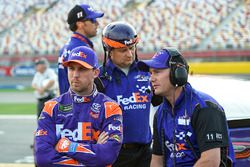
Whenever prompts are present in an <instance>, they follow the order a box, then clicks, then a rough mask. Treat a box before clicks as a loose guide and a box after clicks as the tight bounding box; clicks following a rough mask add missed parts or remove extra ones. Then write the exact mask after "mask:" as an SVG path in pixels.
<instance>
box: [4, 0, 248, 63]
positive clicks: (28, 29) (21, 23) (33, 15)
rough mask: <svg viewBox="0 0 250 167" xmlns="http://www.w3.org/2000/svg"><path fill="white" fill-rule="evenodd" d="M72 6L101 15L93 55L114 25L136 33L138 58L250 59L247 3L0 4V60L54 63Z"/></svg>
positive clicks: (112, 0) (49, 0)
mask: <svg viewBox="0 0 250 167" xmlns="http://www.w3.org/2000/svg"><path fill="white" fill-rule="evenodd" d="M77 3H88V4H90V5H91V6H93V7H94V8H95V9H99V10H101V11H104V13H105V15H104V17H103V18H102V19H100V20H99V23H100V30H99V33H98V36H97V37H95V38H94V39H93V42H94V43H95V49H96V51H97V52H98V54H102V46H101V31H102V30H101V28H103V27H104V26H105V25H107V24H108V23H110V22H112V21H117V20H120V21H127V22H129V23H131V24H132V25H134V26H135V27H136V29H137V31H138V34H139V36H140V39H141V41H140V43H139V44H138V50H139V52H140V53H144V54H147V53H154V52H155V51H156V50H159V49H160V48H163V47H166V46H172V47H177V48H178V49H180V50H181V51H183V52H184V53H185V52H189V53H190V51H191V52H197V51H199V52H200V51H202V52H203V51H207V50H210V51H211V50H212V51H218V50H222V51H223V50H246V51H247V57H248V58H247V60H249V57H250V54H249V53H250V52H249V50H250V12H249V11H250V3H249V1H248V0H220V1H217V0H186V1H182V0H120V1H116V0H95V1H93V0H84V1H80V0H75V1H68V0H25V1H24V0H13V1H7V0H1V4H0V10H1V13H2V14H1V15H0V19H1V22H0V43H1V44H0V58H1V57H8V58H9V57H22V58H24V57H32V56H41V55H47V56H48V55H49V56H50V57H51V56H52V57H54V58H53V60H56V57H57V55H58V51H59V49H60V48H61V47H62V46H63V44H64V43H65V42H66V41H67V40H68V38H69V36H70V34H71V32H70V30H69V29H68V25H67V23H66V19H67V13H68V11H69V10H70V9H71V8H72V7H73V6H74V5H75V4H77ZM103 4H107V5H103ZM187 56H189V55H187ZM190 57H192V56H190ZM230 57H231V56H230ZM239 60H242V59H239ZM244 60H245V59H244Z"/></svg>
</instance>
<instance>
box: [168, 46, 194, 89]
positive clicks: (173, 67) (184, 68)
mask: <svg viewBox="0 0 250 167" xmlns="http://www.w3.org/2000/svg"><path fill="white" fill-rule="evenodd" d="M163 50H164V51H165V52H167V54H168V55H170V56H169V58H168V60H167V61H166V63H167V64H166V65H167V66H169V67H170V82H171V83H172V85H174V86H176V87H177V86H183V85H185V84H186V83H187V79H188V71H189V66H188V64H187V61H186V60H185V59H184V57H183V56H182V55H181V54H180V52H179V51H178V50H176V49H174V48H165V49H163Z"/></svg>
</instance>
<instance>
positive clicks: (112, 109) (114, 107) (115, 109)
mask: <svg viewBox="0 0 250 167" xmlns="http://www.w3.org/2000/svg"><path fill="white" fill-rule="evenodd" d="M104 107H105V118H106V119H107V118H109V117H111V116H113V115H122V110H121V108H120V107H119V105H118V104H117V103H115V102H105V103H104Z"/></svg>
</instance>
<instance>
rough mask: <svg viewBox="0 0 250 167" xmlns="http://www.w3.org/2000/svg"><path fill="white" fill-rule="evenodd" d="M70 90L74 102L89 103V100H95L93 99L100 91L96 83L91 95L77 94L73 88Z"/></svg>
mask: <svg viewBox="0 0 250 167" xmlns="http://www.w3.org/2000/svg"><path fill="white" fill-rule="evenodd" d="M69 91H70V94H71V98H72V100H73V102H74V103H88V102H91V101H93V99H94V98H95V97H96V95H97V93H98V91H97V89H96V86H95V85H94V90H93V92H92V93H91V94H90V95H87V96H80V95H78V94H76V93H75V92H73V91H72V90H71V89H70V90H69Z"/></svg>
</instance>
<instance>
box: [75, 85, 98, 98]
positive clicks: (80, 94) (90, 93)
mask: <svg viewBox="0 0 250 167" xmlns="http://www.w3.org/2000/svg"><path fill="white" fill-rule="evenodd" d="M95 89H96V88H95V86H93V87H92V89H91V90H87V91H82V92H76V91H73V90H71V91H72V92H74V93H75V94H77V95H78V96H91V95H92V94H93V92H94V91H95Z"/></svg>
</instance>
